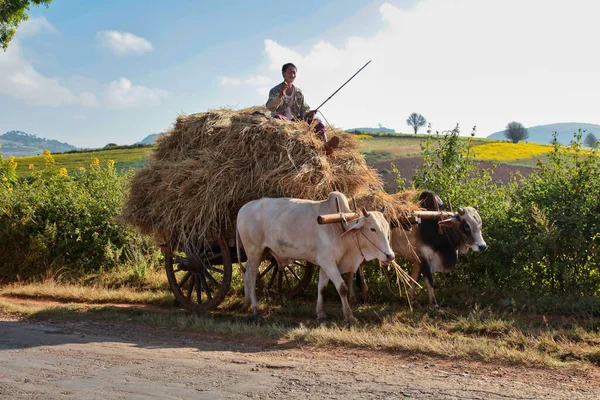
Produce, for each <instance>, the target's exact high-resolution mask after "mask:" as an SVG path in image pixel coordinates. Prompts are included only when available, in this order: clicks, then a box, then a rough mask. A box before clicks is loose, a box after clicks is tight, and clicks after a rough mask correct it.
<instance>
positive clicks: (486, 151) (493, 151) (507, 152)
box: [473, 142, 589, 161]
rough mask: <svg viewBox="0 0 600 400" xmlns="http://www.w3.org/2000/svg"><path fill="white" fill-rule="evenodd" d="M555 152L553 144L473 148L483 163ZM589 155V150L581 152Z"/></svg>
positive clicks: (490, 145) (482, 145) (487, 145)
mask: <svg viewBox="0 0 600 400" xmlns="http://www.w3.org/2000/svg"><path fill="white" fill-rule="evenodd" d="M553 150H554V147H553V146H552V145H551V144H540V143H510V142H495V143H486V144H480V145H477V146H474V147H473V151H474V152H475V158H476V159H477V160H482V161H514V160H526V159H530V158H533V157H538V156H541V155H543V154H546V153H549V152H551V151H553ZM561 151H564V152H568V153H571V152H573V150H572V149H571V148H570V147H568V146H565V147H563V148H562V149H561ZM581 152H582V153H589V150H581Z"/></svg>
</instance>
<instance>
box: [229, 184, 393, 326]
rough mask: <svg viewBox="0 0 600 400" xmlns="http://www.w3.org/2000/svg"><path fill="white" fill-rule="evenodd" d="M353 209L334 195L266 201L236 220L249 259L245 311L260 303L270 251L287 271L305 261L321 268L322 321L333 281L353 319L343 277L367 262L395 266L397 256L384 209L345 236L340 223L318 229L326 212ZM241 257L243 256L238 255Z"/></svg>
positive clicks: (366, 217) (349, 318) (256, 202)
mask: <svg viewBox="0 0 600 400" xmlns="http://www.w3.org/2000/svg"><path fill="white" fill-rule="evenodd" d="M336 203H339V207H340V211H341V212H348V211H350V207H349V206H348V199H347V198H346V196H344V195H343V194H342V193H339V192H332V193H331V194H330V195H329V198H328V199H327V200H324V201H312V200H300V199H292V198H262V199H259V200H254V201H251V202H249V203H247V204H245V205H244V206H243V207H242V208H241V209H240V211H239V212H238V216H237V235H236V240H237V242H238V243H237V247H238V253H239V250H240V239H241V245H242V246H243V248H244V250H245V251H246V256H247V258H248V261H247V263H246V272H245V274H244V294H245V296H244V306H243V308H244V310H247V309H248V307H249V306H250V305H252V310H253V311H254V313H255V314H258V306H257V304H256V276H257V273H258V267H259V265H260V263H261V262H262V261H263V260H264V258H265V255H266V253H267V252H268V253H270V254H271V255H272V256H273V257H274V258H275V259H276V260H277V263H278V265H279V268H284V267H285V266H286V265H288V264H290V263H291V262H292V261H294V260H306V261H309V262H311V263H313V264H317V265H319V266H320V267H321V268H320V270H319V290H318V294H317V296H318V297H317V318H318V319H319V320H326V319H327V316H326V315H325V312H324V311H323V291H324V290H325V287H326V286H327V284H328V283H329V280H331V281H332V282H333V284H334V285H335V287H336V289H337V292H338V294H339V295H340V299H341V301H342V307H343V310H344V318H345V320H346V322H347V323H351V322H353V321H354V316H353V315H352V310H351V309H350V305H349V304H348V288H347V286H346V283H345V282H344V280H343V279H342V276H341V274H343V273H347V272H356V270H357V268H358V267H359V265H360V264H361V263H362V262H363V260H367V261H369V260H374V259H376V258H377V259H379V260H380V261H382V262H390V261H391V260H393V259H394V253H393V251H392V249H391V247H390V244H389V237H390V227H389V224H388V222H387V221H386V220H385V218H384V217H383V214H382V213H381V212H379V211H372V212H367V211H366V210H364V209H363V216H361V217H360V218H359V219H357V220H354V221H350V222H348V224H347V229H346V231H345V232H343V231H342V228H341V226H340V224H327V225H319V224H318V223H317V217H318V216H319V215H321V214H335V213H337V212H338V209H337V206H336ZM238 259H239V255H238Z"/></svg>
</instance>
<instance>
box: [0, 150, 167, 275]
mask: <svg viewBox="0 0 600 400" xmlns="http://www.w3.org/2000/svg"><path fill="white" fill-rule="evenodd" d="M44 161H45V165H44V167H43V168H41V169H38V170H36V169H34V168H33V167H32V170H31V176H30V177H28V179H23V180H21V181H19V182H16V183H14V185H12V187H11V188H10V190H2V191H1V192H0V206H1V208H0V235H1V237H2V240H1V241H0V279H8V280H15V279H23V280H29V279H34V278H38V277H55V276H56V275H61V276H80V275H82V274H85V273H89V272H94V271H98V270H102V269H108V268H113V267H116V266H118V265H120V264H122V263H125V262H127V261H128V259H132V258H133V257H134V255H132V251H131V250H132V249H134V250H135V251H137V252H140V253H141V254H148V255H149V256H150V255H151V253H153V252H154V251H155V250H153V248H152V247H151V246H150V243H149V242H148V240H146V239H144V238H142V237H140V236H139V235H138V234H137V233H135V232H133V231H131V230H129V229H127V228H126V227H124V226H123V225H122V224H121V223H119V221H118V220H117V219H116V216H118V215H119V213H120V210H121V206H122V204H123V202H124V199H125V196H126V194H127V193H128V184H129V178H130V175H131V173H124V174H120V173H117V171H116V170H115V168H114V163H113V162H112V161H108V162H107V163H106V165H105V166H101V165H100V162H99V160H98V159H97V158H95V159H93V160H92V163H91V164H90V166H89V167H88V168H79V170H78V171H75V172H73V173H72V174H69V173H68V171H67V170H66V169H65V168H58V167H57V166H56V165H55V163H54V159H53V157H52V155H51V154H50V152H48V151H45V152H44ZM133 244H135V246H134V245H133ZM135 257H137V256H135ZM138 258H139V257H138Z"/></svg>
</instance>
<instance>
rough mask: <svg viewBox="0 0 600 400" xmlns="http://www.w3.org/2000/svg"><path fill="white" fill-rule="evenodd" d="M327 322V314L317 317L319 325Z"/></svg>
mask: <svg viewBox="0 0 600 400" xmlns="http://www.w3.org/2000/svg"><path fill="white" fill-rule="evenodd" d="M328 322H329V318H327V316H322V317H317V323H318V324H320V325H324V324H326V323H328Z"/></svg>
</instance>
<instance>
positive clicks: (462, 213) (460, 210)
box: [458, 207, 465, 215]
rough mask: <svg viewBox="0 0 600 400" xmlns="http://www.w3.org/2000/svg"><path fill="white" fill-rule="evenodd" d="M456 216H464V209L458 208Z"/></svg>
mask: <svg viewBox="0 0 600 400" xmlns="http://www.w3.org/2000/svg"><path fill="white" fill-rule="evenodd" d="M458 215H465V209H464V208H462V207H458Z"/></svg>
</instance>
